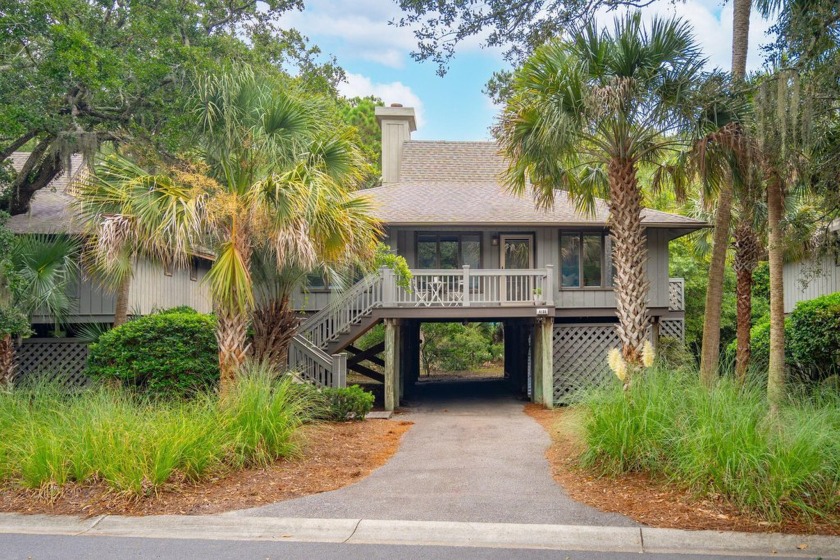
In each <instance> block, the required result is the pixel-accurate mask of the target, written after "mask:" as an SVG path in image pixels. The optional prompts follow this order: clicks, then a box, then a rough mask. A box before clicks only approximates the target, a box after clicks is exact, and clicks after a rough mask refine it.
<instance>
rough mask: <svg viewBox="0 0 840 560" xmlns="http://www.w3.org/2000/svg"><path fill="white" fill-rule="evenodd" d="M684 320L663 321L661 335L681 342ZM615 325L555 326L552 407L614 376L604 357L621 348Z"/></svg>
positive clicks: (566, 402) (567, 401)
mask: <svg viewBox="0 0 840 560" xmlns="http://www.w3.org/2000/svg"><path fill="white" fill-rule="evenodd" d="M684 332H685V321H684V320H683V319H665V320H663V321H662V322H661V324H660V330H659V333H660V336H669V337H673V338H676V339H678V340H684ZM620 347H621V341H620V340H619V339H618V334H617V333H616V332H615V323H608V324H577V325H555V326H554V404H558V405H564V404H569V403H571V402H573V401H574V400H575V398H576V395H577V394H578V393H579V392H580V391H581V390H582V389H587V388H590V387H593V386H595V385H599V384H601V383H603V382H604V381H606V380H607V379H609V378H610V376H612V375H613V373H612V372H611V371H610V368H609V366H608V365H607V354H608V353H609V351H610V350H611V349H613V348H620Z"/></svg>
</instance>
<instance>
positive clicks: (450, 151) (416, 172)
mask: <svg viewBox="0 0 840 560" xmlns="http://www.w3.org/2000/svg"><path fill="white" fill-rule="evenodd" d="M504 169H505V162H504V160H503V158H502V156H501V155H500V154H499V151H498V146H497V144H496V143H495V142H417V141H409V142H406V143H405V144H403V160H402V165H401V168H400V181H399V182H398V183H392V184H389V185H384V186H381V187H376V188H373V189H367V190H365V191H361V194H362V195H365V196H368V197H370V199H371V200H372V202H373V205H374V208H375V214H376V216H377V218H379V219H380V220H382V221H383V222H384V223H386V224H392V225H440V224H448V225H458V224H463V225H478V224H484V225H489V224H496V225H529V224H535V225H540V224H542V225H549V224H550V225H558V224H562V225H604V224H606V222H607V216H608V214H609V212H608V208H607V203H606V202H605V201H604V200H597V201H596V204H595V213H594V215H586V214H581V213H579V212H577V210H576V209H575V205H574V203H573V202H572V201H571V200H570V199H569V197H568V196H567V195H566V193H564V192H562V191H557V193H556V195H555V199H554V200H555V202H554V207H553V208H552V209H550V210H541V209H537V208H536V207H535V205H534V202H533V200H532V199H531V198H530V197H529V196H522V197H519V196H515V195H513V194H511V193H509V192H507V190H506V189H505V187H504V186H503V185H502V184H501V183H500V181H499V179H498V177H499V174H500V172H501V171H503V170H504ZM642 222H643V223H645V224H646V225H648V226H660V227H674V228H689V229H696V228H700V227H704V226H705V225H706V223H705V222H702V221H699V220H695V219H693V218H688V217H686V216H679V215H676V214H668V213H666V212H660V211H658V210H652V209H648V208H646V209H644V210H643V211H642Z"/></svg>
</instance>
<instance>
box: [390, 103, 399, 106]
mask: <svg viewBox="0 0 840 560" xmlns="http://www.w3.org/2000/svg"><path fill="white" fill-rule="evenodd" d="M391 107H402V103H391Z"/></svg>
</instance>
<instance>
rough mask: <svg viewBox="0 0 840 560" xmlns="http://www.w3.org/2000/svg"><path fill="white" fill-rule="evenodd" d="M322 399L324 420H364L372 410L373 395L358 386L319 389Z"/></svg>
mask: <svg viewBox="0 0 840 560" xmlns="http://www.w3.org/2000/svg"><path fill="white" fill-rule="evenodd" d="M321 394H322V395H323V398H324V406H325V411H324V413H323V414H324V416H323V419H324V420H329V421H331V422H344V421H347V420H364V419H365V416H367V413H368V412H370V411H371V409H372V408H373V400H374V396H373V393H368V392H367V391H365V390H364V389H362V388H361V387H359V386H358V385H353V386H351V387H344V388H324V389H321Z"/></svg>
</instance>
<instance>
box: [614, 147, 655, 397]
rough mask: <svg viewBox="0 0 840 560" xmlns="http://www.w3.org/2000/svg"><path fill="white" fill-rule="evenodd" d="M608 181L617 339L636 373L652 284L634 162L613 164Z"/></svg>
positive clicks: (623, 160)
mask: <svg viewBox="0 0 840 560" xmlns="http://www.w3.org/2000/svg"><path fill="white" fill-rule="evenodd" d="M609 181H610V230H611V231H612V238H613V266H614V267H615V281H614V289H615V297H616V315H617V316H618V336H619V339H620V340H621V345H622V349H621V352H622V355H623V356H624V360H625V361H626V362H627V364H628V365H630V366H631V367H630V370H633V369H636V368H638V367H640V366H641V365H642V354H641V351H642V345H643V344H644V341H645V337H646V336H647V329H648V325H649V320H648V308H647V303H648V288H649V282H648V279H647V274H646V271H645V264H646V262H647V239H646V237H645V232H644V228H643V227H642V200H641V193H640V192H639V187H638V184H637V182H636V167H635V162H633V161H632V160H627V159H614V160H612V161H611V162H610V166H609ZM630 378H631V374H630V372H629V371H628V375H627V381H626V383H625V385H627V384H629V382H630Z"/></svg>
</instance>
